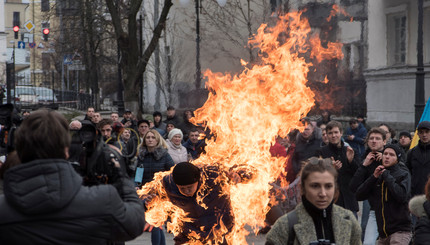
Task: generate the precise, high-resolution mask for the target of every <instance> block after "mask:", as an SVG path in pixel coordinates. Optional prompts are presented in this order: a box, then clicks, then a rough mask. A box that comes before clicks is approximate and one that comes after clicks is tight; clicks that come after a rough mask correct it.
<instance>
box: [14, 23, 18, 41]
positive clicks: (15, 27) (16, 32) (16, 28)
mask: <svg viewBox="0 0 430 245" xmlns="http://www.w3.org/2000/svg"><path fill="white" fill-rule="evenodd" d="M13 31H14V32H15V39H18V32H19V26H14V27H13Z"/></svg>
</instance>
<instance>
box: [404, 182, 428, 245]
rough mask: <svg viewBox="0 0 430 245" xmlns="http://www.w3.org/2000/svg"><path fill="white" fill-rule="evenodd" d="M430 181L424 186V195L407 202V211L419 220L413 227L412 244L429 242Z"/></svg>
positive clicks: (418, 244) (417, 244)
mask: <svg viewBox="0 0 430 245" xmlns="http://www.w3.org/2000/svg"><path fill="white" fill-rule="evenodd" d="M429 200H430V179H429V180H428V181H427V183H426V186H425V194H424V195H418V196H415V197H414V198H412V199H411V200H410V201H409V210H410V211H411V213H412V214H413V215H415V216H417V217H418V218H419V219H418V221H417V224H416V226H415V239H414V244H415V245H420V244H428V243H429V241H430V201H429Z"/></svg>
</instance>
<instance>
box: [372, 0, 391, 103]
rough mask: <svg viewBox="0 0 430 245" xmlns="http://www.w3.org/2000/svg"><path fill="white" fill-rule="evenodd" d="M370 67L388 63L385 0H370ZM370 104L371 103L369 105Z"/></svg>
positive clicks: (382, 65) (380, 66)
mask: <svg viewBox="0 0 430 245" xmlns="http://www.w3.org/2000/svg"><path fill="white" fill-rule="evenodd" d="M367 4H368V19H369V21H368V33H369V34H368V47H369V56H368V57H369V58H368V59H369V60H368V68H369V69H377V68H382V67H385V66H386V65H387V48H386V47H387V37H386V33H387V29H386V26H387V24H386V20H387V19H386V17H385V14H384V9H385V1H384V0H377V1H372V0H371V1H368V3H367ZM368 106H369V105H368Z"/></svg>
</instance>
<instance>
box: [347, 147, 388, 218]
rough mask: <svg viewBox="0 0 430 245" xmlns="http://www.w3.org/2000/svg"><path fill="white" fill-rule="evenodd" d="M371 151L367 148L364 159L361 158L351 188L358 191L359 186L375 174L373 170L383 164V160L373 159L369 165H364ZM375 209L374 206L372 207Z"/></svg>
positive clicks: (354, 191) (350, 184)
mask: <svg viewBox="0 0 430 245" xmlns="http://www.w3.org/2000/svg"><path fill="white" fill-rule="evenodd" d="M369 153H370V150H367V151H366V152H365V153H364V155H363V159H361V160H360V162H359V164H358V169H357V171H356V172H355V174H354V176H353V177H352V179H351V182H350V183H349V189H350V190H351V191H352V192H353V193H356V192H357V189H358V187H360V185H361V184H363V183H364V181H365V180H366V179H367V178H369V176H371V175H373V172H375V169H376V168H377V167H378V166H379V165H381V164H382V161H373V162H372V163H371V164H370V165H369V166H367V167H365V166H363V162H364V159H366V157H367V155H368V154H369ZM371 209H372V210H373V208H371Z"/></svg>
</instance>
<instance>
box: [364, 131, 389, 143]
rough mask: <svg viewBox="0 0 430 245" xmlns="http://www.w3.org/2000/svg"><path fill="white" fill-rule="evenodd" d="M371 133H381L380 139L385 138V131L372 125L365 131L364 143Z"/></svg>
mask: <svg viewBox="0 0 430 245" xmlns="http://www.w3.org/2000/svg"><path fill="white" fill-rule="evenodd" d="M371 134H380V135H382V140H385V139H386V138H387V134H386V133H385V131H384V130H382V129H380V128H378V127H374V128H371V129H370V130H369V132H368V133H367V136H366V143H367V142H368V141H369V137H370V135H371Z"/></svg>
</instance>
